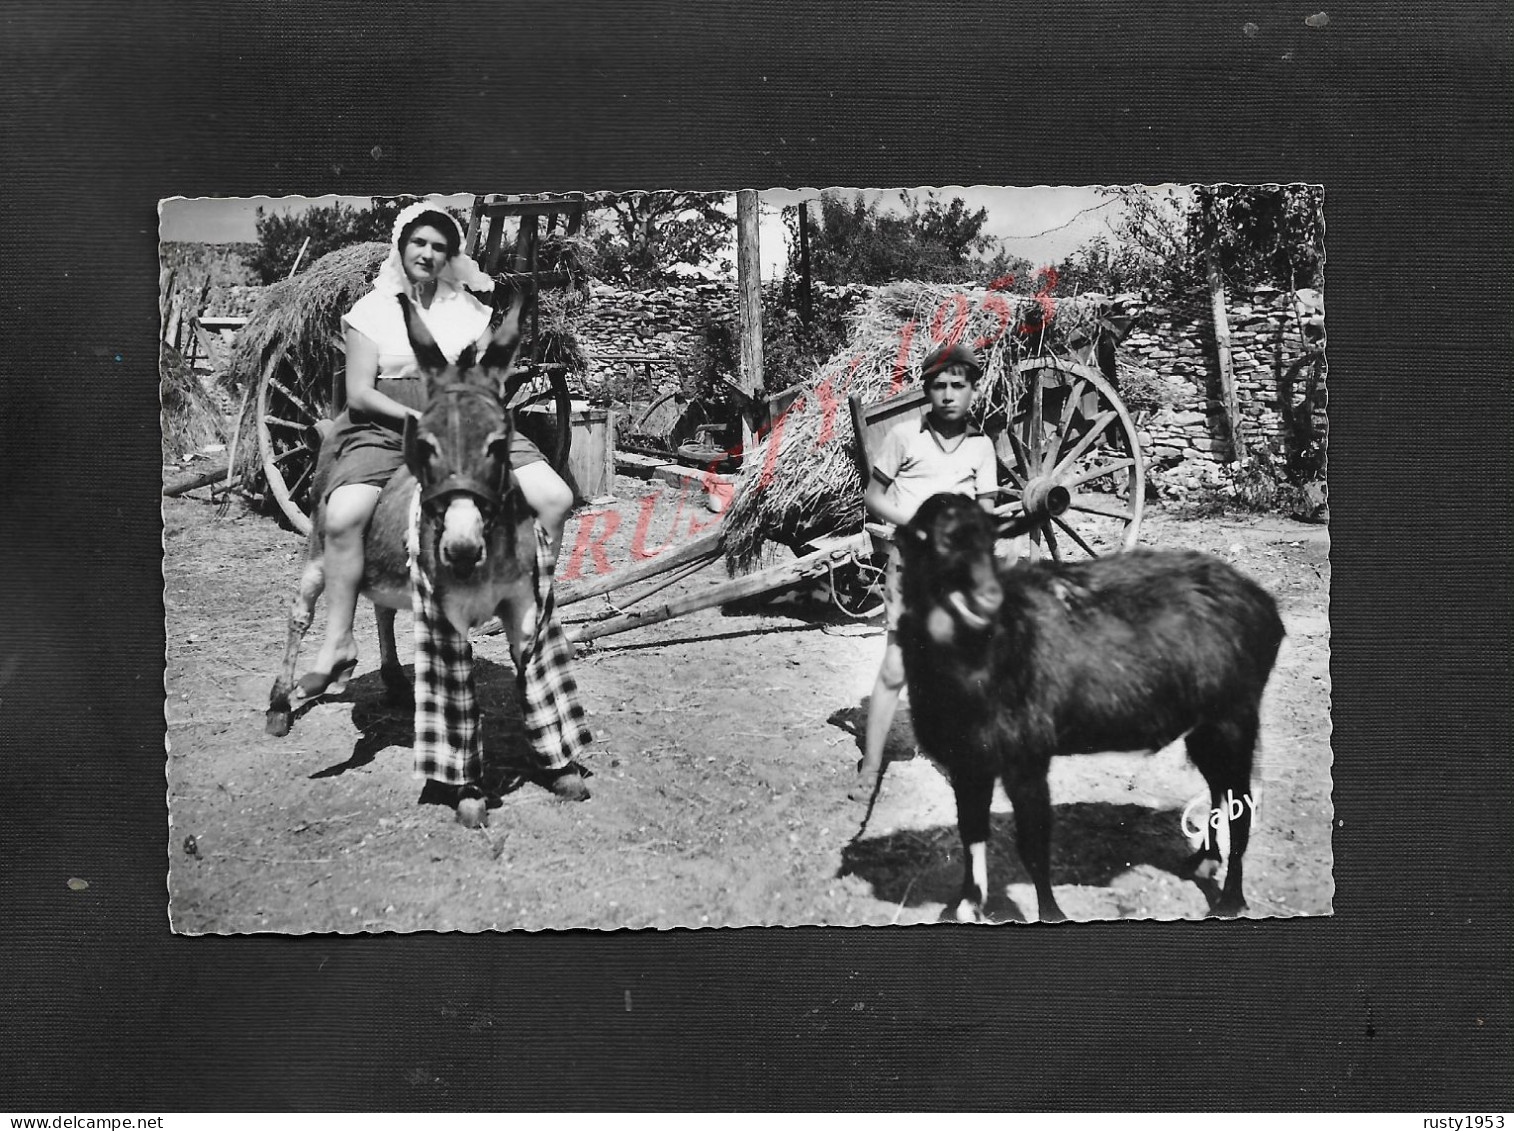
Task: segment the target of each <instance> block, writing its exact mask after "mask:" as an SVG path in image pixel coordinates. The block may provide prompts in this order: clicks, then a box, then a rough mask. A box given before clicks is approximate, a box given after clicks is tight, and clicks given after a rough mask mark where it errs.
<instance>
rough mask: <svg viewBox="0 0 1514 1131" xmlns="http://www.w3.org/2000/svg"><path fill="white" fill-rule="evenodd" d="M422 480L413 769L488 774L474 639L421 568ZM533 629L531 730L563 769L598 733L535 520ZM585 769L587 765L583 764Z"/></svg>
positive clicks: (416, 503)
mask: <svg viewBox="0 0 1514 1131" xmlns="http://www.w3.org/2000/svg"><path fill="white" fill-rule="evenodd" d="M420 517H421V501H420V488H419V487H417V488H416V492H415V495H414V497H413V499H412V500H411V504H410V530H409V551H410V580H411V582H412V584H413V587H414V590H415V593H414V597H413V600H412V606H411V607H412V610H413V612H414V613H415V776H416V777H421V778H433V779H435V780H436V781H440V782H445V783H447V784H448V785H465V784H470V783H481V782H482V781H483V731H482V727H481V724H480V720H479V714H478V694H477V688H476V686H475V685H474V682H473V646H472V644H470V643H469V641H468V637H467V635H466V634H464V633H459V632H458V631H457V629H455V628H454V627H453V626H452V623H451V622H450V621H449V620H447V617H446V615H445V614H444V613H443V612H442V610H441V606H440V605H439V604H438V603H437V601H436V599H435V594H434V592H433V591H432V588H431V579H430V578H428V577H427V576H426V575H425V573H424V572H423V571H422V570H421V568H420ZM534 529H535V531H536V631H535V632H534V633H533V635H532V637H531V639H530V640H529V641H527V642H526V644H525V647H524V648H523V650H522V653H521V662H520V665H519V668H518V669H517V671H516V673H515V687H516V692H517V694H518V695H519V697H520V704H521V715H522V716H523V718H524V719H525V726H526V737H527V738H528V739H530V742H531V746H532V749H533V750H534V751H535V752H536V757H537V761H538V762H540V763H541V768H542V769H544V770H547V771H555V770H562V769H565V768H566V767H568V766H569V765H572V764H573V763H574V760H575V759H576V758H577V756H578V755H579V754H580V753H581V752H582V751H583V750H584V748H585V747H587V746H588V745H589V743H590V742H592V741H593V736H592V735H591V734H590V733H589V728H588V725H587V720H586V717H585V715H584V710H583V707H582V706H581V705H580V703H579V701H578V682H577V680H575V679H574V678H573V670H572V659H573V645H572V644H571V643H569V641H568V638H567V636H566V635H565V634H564V633H563V630H562V626H561V625H559V624H558V622H557V615H556V606H555V602H554V599H553V594H552V575H551V571H550V570H548V569H547V568H546V555H547V551H548V546H549V543H548V541H547V536H546V533H545V532H544V531H543V530H542V528H541V527H540V526H536V527H535V528H534ZM579 769H580V772H583V773H585V775H586V776H587V771H584V770H583V768H582V767H579Z"/></svg>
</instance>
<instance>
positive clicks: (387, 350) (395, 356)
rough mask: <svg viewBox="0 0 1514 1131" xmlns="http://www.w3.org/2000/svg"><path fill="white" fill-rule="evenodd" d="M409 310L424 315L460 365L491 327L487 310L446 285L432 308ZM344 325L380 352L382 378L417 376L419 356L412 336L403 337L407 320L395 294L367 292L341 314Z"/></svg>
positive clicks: (414, 306)
mask: <svg viewBox="0 0 1514 1131" xmlns="http://www.w3.org/2000/svg"><path fill="white" fill-rule="evenodd" d="M411 309H412V312H413V313H415V314H419V315H420V318H421V321H422V322H424V323H425V324H426V329H428V330H430V331H431V336H432V337H433V338H435V339H436V344H437V345H438V346H440V347H441V351H442V353H443V354H445V355H446V358H447V360H448V361H456V360H457V355H458V354H460V353H462V352H463V348H464V347H465V346H467V345H468V344H469V343H470V342H476V341H478V339H479V337H480V336H481V335H482V334H483V332H484V330H485V329H487V328H488V325H489V308H488V307H487V306H485V305H484V304H483V303H481V302H479V301H478V299H476V298H474V297H473V296H472V295H470V294H469V293H468V292H467V291H465V290H460V289H457V290H454V289H452V288H450V287H447V286H444V285H443V286H438V287H437V288H436V296H435V297H434V298H433V299H432V300H431V306H430V309H424V308H422V307H421V306H420V304H418V303H415V304H412V308H411ZM342 325H344V326H346V327H348V328H349V329H353V330H357V331H358V332H359V333H361V334H362V335H363V336H364V337H366V338H368V339H370V340H371V341H372V342H373V344H374V345H375V346H377V347H378V376H379V378H380V379H382V378H385V377H389V378H393V377H414V376H416V375H417V374H418V373H419V372H420V366H419V365H418V364H417V362H416V360H415V351H414V350H413V349H411V348H410V335H409V334H407V333H406V332H405V316H404V314H403V313H402V312H401V310H400V302H399V299H398V298H397V297H396V296H395V295H393V294H387V293H385V292H383V291H369V292H368V293H367V294H366V295H364V296H363V297H362V298H360V299H358V300H357V302H355V303H353V305H352V309H351V310H349V311H348V312H347V313H346V314H344V315H342Z"/></svg>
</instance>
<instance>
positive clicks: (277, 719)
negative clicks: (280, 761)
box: [263, 707, 290, 738]
mask: <svg viewBox="0 0 1514 1131" xmlns="http://www.w3.org/2000/svg"><path fill="white" fill-rule="evenodd" d="M289 725H290V715H289V710H288V708H282V707H269V708H268V715H267V718H266V721H265V722H264V723H263V733H264V734H271V735H273V737H274V738H283V737H284V736H285V735H286V734H288V733H289Z"/></svg>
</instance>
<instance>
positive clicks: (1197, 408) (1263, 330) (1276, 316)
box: [578, 282, 1323, 495]
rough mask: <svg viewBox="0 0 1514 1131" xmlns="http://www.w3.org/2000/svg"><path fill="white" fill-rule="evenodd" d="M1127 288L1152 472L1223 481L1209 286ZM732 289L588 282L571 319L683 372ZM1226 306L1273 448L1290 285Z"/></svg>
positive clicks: (1247, 388) (842, 299)
mask: <svg viewBox="0 0 1514 1131" xmlns="http://www.w3.org/2000/svg"><path fill="white" fill-rule="evenodd" d="M825 290H826V292H827V299H828V301H830V302H833V303H839V304H840V305H841V306H842V307H845V306H849V305H851V304H853V303H855V302H857V301H860V300H861V299H863V298H865V297H866V296H867V295H868V293H869V288H867V287H860V286H858V287H836V288H825ZM774 297H776V296H774ZM1125 299H1126V304H1127V306H1128V307H1129V308H1130V309H1131V310H1132V311H1133V312H1134V313H1135V314H1136V315H1137V320H1136V323H1135V328H1134V329H1133V330H1132V332H1131V333H1130V334H1129V335H1128V336H1127V337H1126V339H1125V341H1124V342H1123V343H1122V344H1121V347H1120V362H1121V364H1122V365H1129V366H1134V367H1140V368H1143V369H1145V370H1148V371H1150V372H1152V373H1154V374H1156V375H1157V376H1158V377H1159V378H1160V379H1162V381H1163V383H1164V384H1165V386H1166V389H1167V391H1168V393H1169V396H1170V400H1171V404H1170V407H1167V408H1162V409H1159V410H1157V411H1154V412H1149V413H1141V414H1140V415H1139V416H1138V418H1137V424H1138V427H1139V428H1140V430H1141V442H1142V449H1143V451H1144V452H1145V453H1146V456H1147V461H1148V464H1149V465H1150V467H1151V471H1152V478H1153V480H1154V482H1156V483H1157V484H1158V486H1159V488H1161V489H1163V490H1164V491H1165V492H1167V493H1172V494H1176V495H1181V494H1183V493H1185V491H1186V490H1189V489H1192V488H1195V487H1199V486H1205V485H1214V484H1216V483H1219V482H1223V481H1224V480H1225V479H1226V478H1227V477H1228V469H1227V465H1228V464H1229V463H1230V461H1231V459H1232V456H1231V452H1230V440H1229V436H1228V433H1227V429H1226V426H1225V409H1224V401H1223V399H1222V396H1221V392H1220V381H1219V364H1218V361H1217V358H1216V353H1215V344H1214V328H1213V324H1212V320H1211V315H1210V308H1209V296H1208V294H1207V292H1205V291H1203V290H1202V288H1195V291H1194V293H1192V294H1187V295H1183V296H1181V297H1180V298H1179V299H1177V300H1169V301H1166V302H1160V303H1158V302H1151V303H1146V302H1142V301H1140V300H1139V299H1137V298H1136V297H1135V296H1125ZM736 301H737V300H736V286H735V284H734V283H726V282H705V283H691V284H688V285H683V286H672V287H664V288H661V289H658V290H651V291H628V290H620V289H618V288H614V287H609V286H604V285H595V286H594V287H593V289H592V291H591V293H590V297H589V304H588V309H587V310H586V311H585V312H584V314H583V316H582V317H581V319H580V320H579V323H578V327H579V329H578V333H579V339H580V342H581V344H582V345H583V347H584V349H585V351H586V352H587V353H588V354H589V356H590V358H591V359H592V358H595V357H597V356H602V355H604V354H609V353H655V354H663V355H669V356H672V357H675V358H677V359H679V361H680V362H681V364H682V366H683V368H684V371H685V372H689V373H692V372H693V371H694V370H695V369H696V368H697V364H698V356H699V347H700V345H701V344H702V341H703V337H704V327H705V325H706V323H707V322H708V321H711V320H728V321H731V322H734V320H735V319H736V317H737V314H736V309H737V307H736ZM1227 309H1228V313H1229V318H1230V332H1231V358H1232V362H1233V365H1234V369H1235V379H1236V395H1237V398H1238V400H1239V402H1240V407H1241V413H1242V415H1243V417H1244V420H1245V429H1246V441H1247V445H1248V447H1249V448H1250V449H1251V450H1252V451H1256V450H1258V449H1259V448H1261V447H1262V446H1264V445H1265V446H1266V447H1267V448H1268V449H1269V450H1270V451H1271V452H1272V453H1273V454H1274V455H1280V454H1281V453H1282V452H1283V451H1284V450H1285V446H1284V434H1285V428H1286V425H1285V421H1284V418H1283V415H1282V412H1281V411H1280V406H1279V399H1278V398H1279V395H1280V390H1279V378H1280V377H1281V375H1282V373H1283V372H1284V371H1285V370H1286V369H1287V366H1288V365H1289V363H1290V362H1291V361H1292V360H1293V359H1294V358H1297V357H1299V356H1300V355H1301V354H1302V353H1304V352H1305V348H1306V347H1305V343H1304V340H1303V337H1302V335H1301V330H1300V321H1299V316H1298V313H1297V312H1296V310H1295V302H1294V296H1292V295H1291V294H1288V293H1287V292H1281V291H1277V290H1274V289H1272V288H1266V287H1264V288H1259V289H1257V290H1256V291H1254V292H1252V293H1238V294H1230V295H1228V296H1227ZM594 368H599V367H594ZM652 378H653V382H654V383H656V384H659V385H660V386H661V387H662V388H664V389H666V388H671V387H672V385H673V384H674V383H676V382H677V380H678V371H677V369H676V367H674V366H662V367H656V368H654V371H653V374H652ZM591 384H592V381H591ZM690 391H692V390H690ZM1321 423H1323V422H1321Z"/></svg>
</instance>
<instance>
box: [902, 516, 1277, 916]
mask: <svg viewBox="0 0 1514 1131" xmlns="http://www.w3.org/2000/svg"><path fill="white" fill-rule="evenodd" d="M995 534H996V530H995V523H994V519H993V518H992V517H991V516H989V515H987V514H985V513H984V512H983V510H982V509H981V508H980V507H979V506H978V505H977V504H976V503H974V502H973V501H972V500H970V499H966V498H963V497H961V496H957V495H936V496H935V497H933V498H931V499H928V500H927V501H926V502H925V504H924V505H923V506H922V507H921V508H920V510H919V512H918V513H917V514H916V516H915V519H914V521H913V522H911V523H909V525H907V526H905V527H902V528H901V529H900V531H899V535H898V542H899V548H900V552H901V554H902V555H903V576H902V584H903V593H904V607H903V615H902V616H901V618H900V624H899V638H900V644H901V646H902V649H903V652H904V671H905V678H906V681H907V684H908V687H909V698H910V711H911V714H912V715H913V718H914V724H915V733H916V735H917V736H918V738H919V740H920V745H921V747H922V748H923V749H924V750H925V751H926V753H928V754H929V755H930V756H931V757H932V758H934V759H936V760H937V761H938V762H940V763H941V764H942V765H944V766H945V767H946V769H947V771H948V773H949V774H950V776H951V782H952V789H953V791H954V792H955V793H956V798H957V827H958V829H959V831H960V832H961V834H962V845H963V849H964V852H965V854H966V857H967V872H966V878H965V880H964V882H963V888H962V899H961V902H959V903H958V905H957V908H956V914H957V918H959V919H977V918H981V916H982V907H983V901H984V899H985V897H986V895H987V890H988V864H987V843H986V842H987V840H988V831H989V806H990V804H991V802H992V799H993V788H994V782H995V780H996V779H1002V780H1003V782H1004V789H1005V792H1006V793H1007V794H1008V795H1009V799H1010V801H1011V802H1012V803H1013V805H1014V811H1015V843H1016V847H1017V848H1018V849H1019V852H1020V858H1021V859H1022V860H1023V861H1024V863H1025V867H1026V868H1027V869H1028V870H1029V872H1030V875H1031V879H1032V880H1033V881H1034V883H1035V888H1036V901H1037V904H1038V910H1039V912H1040V917H1041V918H1042V919H1043V920H1059V919H1062V918H1065V916H1063V914H1062V911H1061V909H1060V908H1059V907H1058V906H1057V902H1056V900H1055V899H1054V898H1053V896H1052V891H1051V878H1050V849H1051V795H1050V792H1049V791H1048V789H1047V784H1046V775H1047V771H1048V770H1049V769H1050V765H1051V759H1052V757H1053V756H1055V755H1058V754H1090V753H1096V752H1099V751H1116V750H1157V749H1160V748H1161V747H1163V746H1166V745H1167V744H1168V743H1170V742H1174V741H1176V740H1177V739H1178V738H1179V737H1180V736H1184V735H1186V737H1187V746H1188V756H1189V758H1190V759H1191V760H1192V761H1193V764H1194V765H1195V766H1197V767H1198V769H1199V771H1200V772H1201V773H1202V774H1203V775H1204V779H1205V780H1206V781H1207V782H1208V783H1209V791H1210V797H1211V799H1212V804H1213V806H1214V807H1215V809H1216V810H1219V809H1221V808H1222V807H1223V809H1224V812H1225V815H1226V817H1227V818H1228V819H1229V820H1230V866H1229V869H1228V870H1227V872H1226V876H1225V885H1224V888H1223V890H1222V891H1221V892H1220V895H1219V899H1218V900H1217V901H1216V902H1215V904H1214V907H1213V909H1212V911H1213V913H1214V914H1216V915H1227V916H1229V915H1237V914H1239V913H1240V912H1242V911H1244V910H1245V908H1246V899H1245V896H1244V895H1243V894H1242V892H1241V857H1242V856H1243V854H1244V853H1245V851H1246V842H1247V839H1248V838H1249V836H1250V831H1251V811H1250V808H1249V805H1248V804H1245V803H1242V804H1240V805H1239V808H1240V810H1241V811H1240V813H1239V814H1238V815H1237V814H1234V809H1235V806H1232V805H1231V804H1230V801H1231V799H1232V798H1234V799H1240V798H1242V797H1243V796H1244V795H1246V794H1248V793H1249V790H1250V786H1251V766H1252V757H1253V754H1254V752H1255V748H1256V740H1257V732H1258V729H1259V726H1260V709H1261V700H1262V691H1263V689H1264V688H1265V687H1266V685H1267V677H1268V676H1269V675H1270V674H1271V672H1272V665H1273V661H1274V660H1275V659H1276V658H1277V650H1278V646H1279V645H1280V644H1281V643H1282V639H1283V625H1282V621H1281V620H1280V619H1279V618H1278V614H1277V606H1276V604H1275V603H1274V602H1273V600H1272V597H1271V596H1270V595H1268V593H1267V592H1266V591H1265V590H1263V589H1262V588H1261V587H1260V586H1258V585H1257V584H1256V583H1255V582H1253V581H1251V580H1250V579H1248V578H1246V577H1243V576H1242V575H1241V574H1239V573H1237V572H1236V571H1235V570H1234V569H1232V568H1231V567H1230V566H1229V565H1227V564H1225V563H1224V562H1222V561H1219V560H1218V559H1216V558H1212V557H1209V556H1207V555H1205V554H1199V553H1194V552H1189V551H1150V550H1145V551H1142V550H1138V551H1133V552H1131V553H1126V554H1114V555H1111V556H1109V557H1104V558H1098V559H1096V560H1094V561H1089V562H1084V563H1081V564H1076V565H1072V564H1057V563H1051V562H1039V563H1034V564H1030V563H1027V564H1020V565H1016V566H1013V567H1010V568H1000V567H998V566H997V565H996V563H995V560H994V556H993V547H994V538H995ZM1219 864H1220V849H1219V842H1218V839H1217V838H1216V837H1206V839H1205V842H1204V845H1203V847H1201V848H1200V849H1199V850H1198V851H1197V852H1195V853H1194V855H1193V856H1192V857H1191V858H1190V860H1189V861H1188V865H1189V868H1190V869H1191V870H1192V872H1193V873H1194V874H1195V875H1198V876H1202V877H1203V878H1205V879H1209V878H1212V877H1213V876H1214V874H1215V873H1216V872H1217V871H1218V870H1219Z"/></svg>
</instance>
